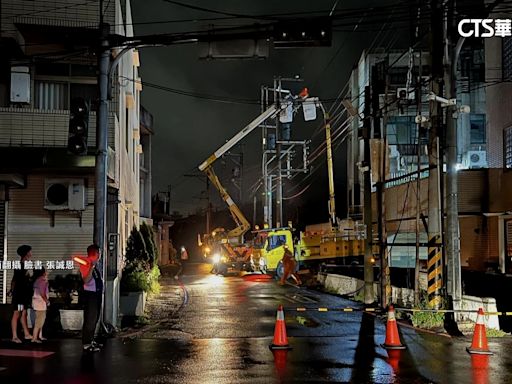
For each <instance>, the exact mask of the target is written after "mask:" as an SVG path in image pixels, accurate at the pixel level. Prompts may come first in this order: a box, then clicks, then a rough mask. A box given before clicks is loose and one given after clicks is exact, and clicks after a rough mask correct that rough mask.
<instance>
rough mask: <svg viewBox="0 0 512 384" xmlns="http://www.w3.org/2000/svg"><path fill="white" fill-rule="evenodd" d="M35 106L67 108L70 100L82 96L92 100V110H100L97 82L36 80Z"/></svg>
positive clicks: (36, 107)
mask: <svg viewBox="0 0 512 384" xmlns="http://www.w3.org/2000/svg"><path fill="white" fill-rule="evenodd" d="M34 90H35V95H34V108H35V109H46V110H59V111H63V110H67V109H69V105H70V100H72V99H74V98H75V97H82V98H84V99H85V100H88V101H89V102H90V110H91V111H97V110H98V88H97V86H96V85H95V84H85V83H69V82H59V81H46V80H36V81H35V83H34Z"/></svg>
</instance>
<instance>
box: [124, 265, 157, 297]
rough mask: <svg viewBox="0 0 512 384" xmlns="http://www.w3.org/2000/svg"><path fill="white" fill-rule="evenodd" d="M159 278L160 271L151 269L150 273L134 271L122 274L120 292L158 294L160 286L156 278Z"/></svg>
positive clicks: (154, 268) (155, 268)
mask: <svg viewBox="0 0 512 384" xmlns="http://www.w3.org/2000/svg"><path fill="white" fill-rule="evenodd" d="M159 277H160V269H159V268H158V267H156V266H155V267H153V268H152V269H151V271H149V273H148V272H146V271H140V270H135V271H131V272H128V273H125V274H124V273H123V277H122V278H121V290H122V291H123V292H140V291H144V292H147V293H152V294H158V293H160V284H159V283H158V278H159Z"/></svg>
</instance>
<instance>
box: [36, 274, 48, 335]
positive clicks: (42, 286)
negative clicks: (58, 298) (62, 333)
mask: <svg viewBox="0 0 512 384" xmlns="http://www.w3.org/2000/svg"><path fill="white" fill-rule="evenodd" d="M48 294H49V290H48V275H47V273H46V270H45V269H44V268H43V269H37V270H36V271H34V296H32V309H33V310H34V311H36V321H35V325H34V329H33V330H32V335H33V337H32V342H33V343H41V341H42V340H46V339H45V338H44V337H43V326H44V321H45V320H46V309H47V307H48V305H50V300H48Z"/></svg>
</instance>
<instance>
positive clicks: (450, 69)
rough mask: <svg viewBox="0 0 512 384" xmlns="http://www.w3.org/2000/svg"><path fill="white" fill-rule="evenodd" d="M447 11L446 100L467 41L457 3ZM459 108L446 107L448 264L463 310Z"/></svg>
mask: <svg viewBox="0 0 512 384" xmlns="http://www.w3.org/2000/svg"><path fill="white" fill-rule="evenodd" d="M446 5H447V7H446V8H445V23H444V39H445V60H444V83H445V95H446V96H445V97H446V98H447V99H448V100H450V99H452V98H456V97H457V92H456V71H457V59H458V56H459V52H460V48H461V47H462V43H463V42H464V38H462V37H461V38H460V39H459V42H458V43H457V46H456V47H454V46H453V42H452V41H451V36H450V35H451V31H453V27H454V25H453V23H454V14H453V13H454V1H453V0H450V1H448V2H447V4H446ZM456 167H457V108H456V105H447V106H446V264H447V276H446V279H447V294H448V297H449V298H451V300H452V302H453V308H454V309H460V302H461V300H462V282H461V268H460V239H459V210H458V206H457V203H458V186H457V180H458V176H457V168H456Z"/></svg>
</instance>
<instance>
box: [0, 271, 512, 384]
mask: <svg viewBox="0 0 512 384" xmlns="http://www.w3.org/2000/svg"><path fill="white" fill-rule="evenodd" d="M208 271H209V266H207V265H204V264H191V265H188V266H187V267H186V268H185V271H184V276H183V277H182V279H181V281H182V282H183V284H184V286H185V289H186V292H187V302H186V303H185V304H184V305H183V307H182V309H181V310H180V311H179V312H178V313H177V314H175V316H174V317H173V318H170V319H168V321H167V322H164V323H162V327H163V328H164V329H161V330H160V331H161V335H160V337H158V335H157V336H155V337H154V338H151V339H146V338H143V339H140V338H135V339H124V340H122V339H111V340H108V342H107V344H106V346H105V350H104V351H102V352H101V353H98V354H96V355H94V356H86V357H83V356H82V354H81V351H80V342H79V340H63V341H51V342H50V343H49V344H48V345H46V346H45V347H44V348H46V350H51V351H54V352H55V353H54V354H53V355H52V356H48V357H45V358H43V359H31V358H14V357H2V356H0V367H7V370H4V371H0V383H2V384H3V383H9V384H10V383H13V384H14V383H21V382H31V383H51V384H57V383H70V384H71V383H73V384H75V383H79V384H85V383H87V384H88V383H191V384H195V383H205V384H210V383H211V384H214V383H215V384H217V383H219V384H225V383H331V382H341V383H449V384H458V383H462V384H463V383H477V384H484V383H507V382H511V383H512V353H511V352H512V340H510V339H508V338H507V339H499V340H491V341H490V345H489V346H490V349H491V350H493V351H494V352H496V354H495V355H494V356H491V357H488V358H477V359H475V358H473V359H472V358H471V357H470V355H469V354H467V352H466V351H465V348H466V347H467V346H469V345H470V343H471V340H470V339H469V338H462V339H450V338H447V337H443V336H438V335H431V334H426V333H419V332H416V331H415V330H413V329H410V328H405V327H401V328H400V332H401V334H402V341H403V342H404V344H406V346H407V350H405V351H401V352H398V353H397V354H391V355H388V353H387V352H386V350H384V349H383V348H381V347H380V344H381V343H382V342H383V341H384V338H385V324H384V322H382V320H381V319H380V318H378V317H375V316H373V315H371V314H367V313H362V312H306V313H304V312H296V311H295V310H294V309H295V308H297V307H304V306H306V307H337V308H341V307H347V306H351V307H355V308H357V306H356V305H355V304H354V303H353V302H350V301H348V300H344V299H342V298H339V297H335V296H331V295H327V294H323V293H320V292H316V291H310V290H307V289H297V288H295V287H292V286H284V287H281V286H279V285H277V284H276V282H275V281H273V280H271V281H268V282H251V281H247V280H245V279H243V278H241V277H238V276H229V277H226V278H224V277H220V276H214V275H210V274H209V273H208ZM279 304H282V305H283V306H284V307H285V318H286V327H287V333H288V338H289V343H290V344H291V345H292V347H293V349H292V350H291V351H288V352H280V353H277V354H274V353H272V352H271V351H270V350H269V348H268V345H269V344H270V343H271V341H272V335H273V332H274V324H275V317H276V309H277V306H278V305H279ZM0 348H6V347H5V346H4V345H0Z"/></svg>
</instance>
